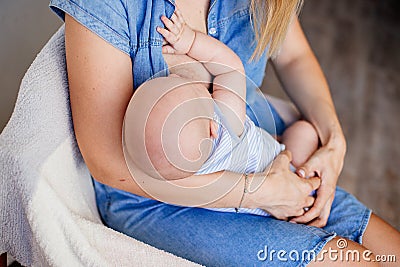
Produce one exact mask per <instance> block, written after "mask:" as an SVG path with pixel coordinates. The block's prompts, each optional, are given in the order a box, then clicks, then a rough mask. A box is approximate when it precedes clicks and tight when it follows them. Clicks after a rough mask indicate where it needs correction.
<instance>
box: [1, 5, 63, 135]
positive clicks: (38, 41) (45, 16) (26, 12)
mask: <svg viewBox="0 0 400 267" xmlns="http://www.w3.org/2000/svg"><path fill="white" fill-rule="evenodd" d="M48 4H49V0H34V1H27V0H1V1H0V130H2V129H3V127H4V126H5V124H6V123H7V121H8V119H9V117H10V116H11V112H12V109H13V107H14V104H15V100H16V97H17V92H18V88H19V84H20V82H21V79H22V77H23V75H24V73H25V71H26V70H27V69H28V67H29V65H30V64H31V62H32V61H33V59H34V58H35V56H36V54H37V53H38V52H39V51H40V49H41V48H42V47H43V45H44V44H45V43H46V41H47V40H48V39H49V38H50V36H51V35H52V34H53V33H54V32H55V31H56V29H57V28H58V27H60V25H61V24H62V23H61V21H60V20H59V19H58V18H57V17H56V16H55V15H54V14H53V13H52V12H51V11H50V9H49V8H48Z"/></svg>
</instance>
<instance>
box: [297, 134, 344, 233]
mask: <svg viewBox="0 0 400 267" xmlns="http://www.w3.org/2000/svg"><path fill="white" fill-rule="evenodd" d="M345 151H346V145H345V142H344V138H338V139H336V141H330V142H328V144H326V145H324V146H322V147H321V148H320V149H318V150H317V151H316V152H315V153H314V154H313V155H312V156H311V157H310V159H309V160H308V161H307V162H306V163H305V164H304V166H302V167H300V168H299V169H298V170H297V173H299V175H301V176H303V177H308V176H314V175H317V176H318V177H320V178H321V186H320V188H319V189H318V191H317V198H316V201H315V203H314V205H313V207H312V208H311V209H310V210H309V211H307V212H306V213H305V214H304V215H302V216H300V217H296V218H293V219H292V220H291V221H292V222H296V223H308V224H309V225H312V226H317V227H324V226H325V225H326V223H327V221H328V217H329V214H330V210H331V206H332V202H333V199H334V197H335V190H336V183H337V180H338V177H339V174H340V172H341V171H342V168H343V160H344V154H345Z"/></svg>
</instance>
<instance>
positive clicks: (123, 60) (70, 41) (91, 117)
mask: <svg viewBox="0 0 400 267" xmlns="http://www.w3.org/2000/svg"><path fill="white" fill-rule="evenodd" d="M65 24H66V26H65V27H66V28H65V39H66V40H65V41H66V43H65V45H66V57H67V69H68V80H69V90H70V101H71V109H72V117H73V124H74V130H75V135H76V139H77V141H78V145H79V148H80V151H81V153H82V156H83V158H84V160H85V162H86V164H87V166H88V168H89V170H90V173H91V174H92V175H93V177H94V178H95V179H96V180H97V181H99V182H101V183H104V184H107V185H109V186H112V187H115V188H118V189H121V190H124V191H128V192H131V193H134V194H137V195H140V196H144V197H152V196H160V197H162V198H166V199H167V200H169V201H167V202H169V203H172V204H180V205H185V206H191V205H198V204H201V206H204V207H237V206H238V205H239V203H240V200H241V199H242V195H243V188H244V176H243V175H242V174H237V173H236V174H235V173H231V172H218V173H212V174H207V175H194V176H191V177H188V178H185V179H181V180H176V181H174V184H172V186H171V184H170V183H166V182H162V183H161V184H160V183H157V181H154V179H153V180H151V179H148V177H146V176H144V175H141V174H140V173H139V171H140V169H139V168H137V170H134V171H133V172H134V173H135V174H138V176H137V177H135V179H134V178H133V177H132V176H131V174H130V172H129V170H128V167H127V165H126V163H125V158H124V155H123V150H122V123H123V118H124V114H125V110H126V107H127V105H128V102H129V100H130V98H131V96H132V93H133V88H132V71H131V70H132V68H131V60H130V57H129V56H128V55H126V54H124V53H122V52H121V51H119V50H118V49H116V48H114V47H113V46H111V45H110V44H108V43H107V42H105V41H104V40H102V39H101V38H100V37H98V36H97V35H95V34H94V33H92V32H90V31H89V30H87V29H86V28H85V27H84V26H82V25H81V24H79V23H78V22H76V21H75V20H74V19H73V18H71V17H70V16H68V15H66V19H65ZM282 164H283V165H285V164H286V165H288V164H289V162H288V160H287V157H285V155H284V154H282V155H280V156H279V158H278V159H277V160H276V161H275V162H274V164H273V165H272V167H271V171H270V173H269V174H268V175H267V174H257V175H254V176H255V177H258V180H259V181H262V182H259V184H260V186H259V187H258V188H257V190H254V191H255V192H254V193H252V194H249V195H248V196H246V198H245V201H243V205H242V206H243V207H260V208H265V209H266V210H268V209H269V210H271V214H273V215H275V216H276V217H279V218H286V217H289V216H295V215H299V210H300V206H301V208H302V207H305V206H306V204H307V205H308V204H309V205H311V204H312V203H311V204H310V201H311V200H310V198H309V197H308V195H309V193H310V192H311V191H312V190H313V189H315V188H317V187H318V186H319V179H317V178H316V179H315V180H305V179H300V178H298V177H297V176H296V175H294V174H293V173H290V172H289V171H288V169H289V168H288V166H286V168H282V167H281V166H282ZM260 177H262V178H263V179H262V180H260ZM265 177H267V179H264V178H265ZM274 177H275V178H274ZM277 177H279V179H276V178H277ZM251 178H252V177H251ZM264 180H265V181H264ZM277 181H280V182H277ZM289 181H290V182H289ZM138 183H140V184H141V186H139V185H138ZM151 183H153V184H155V185H156V186H150V187H149V186H148V185H151ZM286 184H291V185H292V186H291V187H290V188H289V189H288V190H285V192H284V194H280V195H279V196H277V194H278V193H277V192H281V190H279V188H281V187H282V186H285V185H286ZM142 188H145V189H146V191H147V192H145V191H144V190H143V189H142ZM193 188H194V190H191V189H193ZM275 189H276V190H275ZM288 199H289V200H290V201H288ZM312 202H313V200H312ZM293 203H297V204H295V205H292V204H293ZM309 205H308V206H309ZM278 206H280V207H284V208H282V209H279V210H278V211H275V209H274V208H273V207H278Z"/></svg>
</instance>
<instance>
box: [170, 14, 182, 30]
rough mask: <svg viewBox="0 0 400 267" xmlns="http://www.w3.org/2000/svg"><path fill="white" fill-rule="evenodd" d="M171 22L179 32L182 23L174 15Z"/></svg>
mask: <svg viewBox="0 0 400 267" xmlns="http://www.w3.org/2000/svg"><path fill="white" fill-rule="evenodd" d="M171 20H172V22H173V23H174V24H175V26H176V27H177V28H178V29H179V30H180V31H181V30H182V28H183V25H184V23H182V21H181V20H180V19H179V18H178V16H177V15H176V13H174V14H172V16H171Z"/></svg>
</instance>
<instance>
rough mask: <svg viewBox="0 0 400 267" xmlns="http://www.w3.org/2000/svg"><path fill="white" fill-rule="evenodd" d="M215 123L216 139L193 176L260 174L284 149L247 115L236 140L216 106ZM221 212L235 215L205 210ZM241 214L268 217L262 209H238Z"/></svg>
mask: <svg viewBox="0 0 400 267" xmlns="http://www.w3.org/2000/svg"><path fill="white" fill-rule="evenodd" d="M214 121H215V122H216V123H217V124H218V137H217V138H215V139H214V140H213V145H212V150H211V153H210V156H209V157H208V159H207V160H206V162H204V164H203V165H202V167H201V168H200V170H199V171H198V172H197V173H196V175H200V174H208V173H213V172H218V171H223V170H225V171H232V172H236V173H256V172H263V171H264V170H265V169H266V168H267V166H268V165H269V164H270V163H271V162H272V160H273V159H274V158H275V157H276V156H277V155H278V154H279V153H280V152H281V151H283V150H284V149H285V146H284V145H283V144H280V143H278V141H276V140H275V139H274V138H273V137H272V136H271V135H270V134H269V133H268V132H266V131H265V130H263V129H261V128H259V127H257V126H255V124H254V122H253V121H252V120H251V119H250V118H249V117H247V116H246V120H245V123H244V130H243V133H242V135H241V136H240V137H238V136H237V135H236V134H235V133H233V131H232V130H231V129H230V127H229V124H228V123H227V121H226V120H225V118H224V115H223V114H222V112H221V111H220V109H219V107H218V106H217V104H215V105H214ZM208 209H211V210H215V211H222V212H236V210H235V209H234V208H208ZM239 212H241V213H251V214H255V215H262V216H271V215H270V214H269V213H267V212H265V211H264V210H262V209H247V208H240V209H239Z"/></svg>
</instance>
